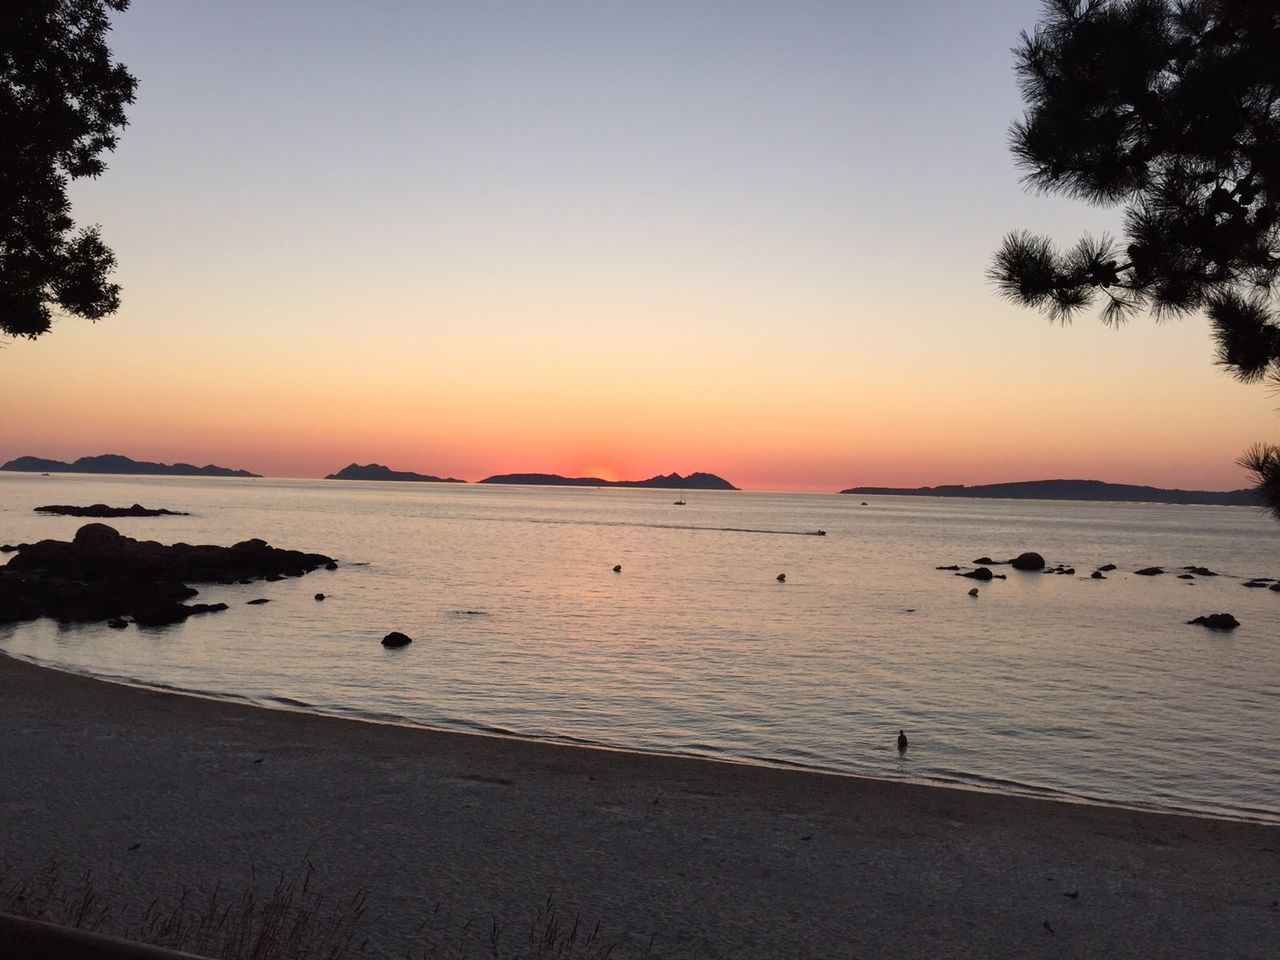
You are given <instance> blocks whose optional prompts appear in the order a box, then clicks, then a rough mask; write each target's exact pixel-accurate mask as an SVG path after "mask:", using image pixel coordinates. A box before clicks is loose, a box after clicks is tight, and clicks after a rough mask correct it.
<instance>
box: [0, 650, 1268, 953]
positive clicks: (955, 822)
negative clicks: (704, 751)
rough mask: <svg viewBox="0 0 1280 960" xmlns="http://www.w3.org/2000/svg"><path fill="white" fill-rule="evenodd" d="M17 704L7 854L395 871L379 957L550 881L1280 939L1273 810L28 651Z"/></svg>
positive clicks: (765, 903)
mask: <svg viewBox="0 0 1280 960" xmlns="http://www.w3.org/2000/svg"><path fill="white" fill-rule="evenodd" d="M0 724H3V729H4V730H5V735H4V737H3V738H0V770H3V771H4V775H3V777H2V778H0V810H3V813H4V817H5V821H6V824H7V828H6V830H5V832H4V837H5V839H4V843H3V848H2V849H0V873H3V875H4V876H5V877H6V878H10V879H12V878H15V877H22V876H25V875H34V874H37V873H39V872H40V871H42V870H44V869H45V868H46V866H47V865H48V864H49V863H50V862H51V861H56V862H57V863H58V864H60V866H59V872H60V874H61V875H62V876H64V877H68V878H70V877H77V876H79V875H81V874H83V873H84V872H85V871H91V872H92V876H93V881H94V889H95V891H96V892H97V893H98V895H99V896H101V897H103V898H105V900H106V901H108V902H110V903H111V904H112V905H113V906H114V907H116V908H117V909H118V910H121V911H123V910H125V909H126V905H137V904H145V903H149V902H151V901H152V900H153V899H154V898H157V897H160V898H176V897H177V896H178V895H179V894H180V892H181V891H182V890H183V889H184V888H185V889H187V890H188V892H189V893H191V894H201V893H203V894H206V895H207V894H208V892H209V891H210V890H212V889H213V887H214V886H215V885H220V886H221V888H222V889H230V890H237V889H240V888H243V887H244V886H246V885H247V884H249V883H250V882H252V880H253V878H254V877H255V876H256V877H257V878H258V879H259V881H261V879H262V878H264V877H272V876H274V875H278V874H279V873H281V872H296V871H297V870H298V869H299V867H300V865H302V864H305V863H309V864H310V867H311V869H312V870H313V871H314V872H313V876H312V880H311V883H312V885H313V886H314V887H316V888H320V889H325V890H327V891H329V892H330V893H331V894H332V896H334V897H343V896H348V895H350V894H351V893H353V892H354V891H355V890H356V889H357V888H359V889H363V890H366V891H367V892H368V900H369V904H370V915H371V916H373V915H376V917H377V918H378V919H377V922H376V923H375V924H373V925H372V928H371V929H370V930H368V931H366V932H367V935H368V937H369V941H368V944H367V953H366V954H365V955H368V956H373V957H403V956H405V955H406V951H407V950H410V949H412V948H413V946H414V943H415V942H417V941H415V936H420V934H416V933H415V931H418V930H419V927H420V926H421V924H422V923H423V921H424V920H426V919H427V918H432V919H431V923H432V924H433V925H435V926H437V927H439V928H442V929H445V928H452V929H454V930H461V929H462V928H463V927H465V925H466V924H467V922H468V920H470V921H472V927H471V928H470V929H472V930H480V929H483V930H484V931H485V933H484V936H483V937H482V938H481V942H484V943H485V944H487V943H488V931H489V930H490V929H491V928H492V927H493V926H494V925H495V924H496V926H497V928H498V929H499V930H500V931H502V935H503V937H504V939H509V940H514V941H517V942H519V941H520V940H521V938H525V937H527V935H528V934H527V931H528V929H529V925H530V922H531V917H533V916H534V913H535V911H536V910H537V909H538V908H539V907H540V906H543V905H544V904H545V903H546V901H547V899H548V897H553V898H554V903H555V905H556V909H557V910H558V911H559V912H560V913H561V914H562V915H563V916H565V917H573V916H575V915H580V916H581V918H582V921H583V923H584V924H588V925H594V924H595V923H596V922H597V921H599V923H600V929H601V933H600V937H601V939H602V941H608V942H610V943H614V944H616V946H615V949H614V951H613V953H612V956H614V957H634V956H645V955H646V951H650V952H649V953H648V955H650V956H655V957H735V958H756V957H759V958H765V957H903V958H906V957H932V956H947V957H951V956H967V957H1190V956H1195V957H1236V958H1240V957H1259V958H1262V957H1272V956H1274V949H1275V944H1276V943H1277V942H1280V908H1278V907H1277V903H1276V901H1277V900H1278V899H1280V829H1278V828H1276V827H1273V826H1268V825H1262V824H1252V823H1243V822H1232V821H1223V820H1211V819H1204V818H1192V817H1184V816H1174V815H1161V814H1153V813H1146V812H1135V811H1129V810H1123V809H1116V808H1109V807H1102V806H1093V805H1083V804H1066V803H1059V802H1051V801H1043V800H1035V799H1028V798H1022V797H1014V796H1001V795H995V794H990V793H983V792H977V791H970V790H958V789H948V788H939V787H930V786H922V785H914V784H906V783H893V782H883V781H878V780H873V779H865V778H855V777H845V776H829V775H822V774H815V773H811V772H801V771H796V772H792V771H787V770H780V769H772V768H765V767H754V766H748V765H743V764H729V763H717V762H710V761H704V760H697V759H685V758H679V757H663V756H652V755H643V754H635V753H625V752H616V751H605V750H597V749H585V748H577V747H570V746H563V745H553V744H543V743H537V742H529V741H520V740H514V739H504V738H495V737H488V736H478V735H468V734H462V733H454V732H436V731H431V730H423V729H416V728H410V727H399V726H390V725H384V724H375V723H367V722H359V721H353V720H347V719H339V718H332V717H325V716H317V715H311V714H305V713H299V712H290V711H284V710H267V709H261V708H258V707H254V706H249V705H243V704H237V703H231V702H224V701H216V700H209V699H201V698H196V697H189V696H181V695H175V694H171V693H166V692H159V691H154V690H146V689H139V688H134V687H127V686H123V685H117V684H111V683H105V682H101V681H98V680H94V679H90V678H86V677H81V676H77V675H72V674H67V673H63V672H58V671H54V670H49V669H46V668H43V667H40V666H36V665H32V664H29V663H25V662H21V661H18V660H14V659H12V658H8V657H0ZM1072 893H1075V894H1077V896H1074V897H1071V896H1068V894H1072ZM106 929H108V930H110V920H109V921H108V923H107V924H106ZM486 948H487V947H486ZM475 952H476V951H473V955H474V953H475Z"/></svg>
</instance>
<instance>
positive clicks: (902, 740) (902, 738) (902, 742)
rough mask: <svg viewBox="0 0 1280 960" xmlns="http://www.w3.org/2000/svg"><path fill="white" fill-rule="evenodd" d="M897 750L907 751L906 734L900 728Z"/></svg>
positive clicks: (900, 751)
mask: <svg viewBox="0 0 1280 960" xmlns="http://www.w3.org/2000/svg"><path fill="white" fill-rule="evenodd" d="M898 752H899V753H906V752H907V735H906V733H905V732H904V731H902V730H899V731H898Z"/></svg>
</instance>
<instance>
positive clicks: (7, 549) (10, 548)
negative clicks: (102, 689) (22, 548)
mask: <svg viewBox="0 0 1280 960" xmlns="http://www.w3.org/2000/svg"><path fill="white" fill-rule="evenodd" d="M17 552H18V548H17V547H15V546H14V545H13V544H12V543H6V544H4V546H0V553H17Z"/></svg>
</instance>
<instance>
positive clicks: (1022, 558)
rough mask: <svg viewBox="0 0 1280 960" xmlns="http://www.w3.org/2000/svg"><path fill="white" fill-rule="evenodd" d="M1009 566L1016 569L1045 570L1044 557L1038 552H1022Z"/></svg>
mask: <svg viewBox="0 0 1280 960" xmlns="http://www.w3.org/2000/svg"><path fill="white" fill-rule="evenodd" d="M1009 566H1011V567H1013V569H1015V570H1043V569H1044V557H1042V556H1040V554H1038V553H1031V552H1028V553H1020V554H1018V555H1017V556H1016V557H1014V558H1013V559H1012V560H1010V561H1009Z"/></svg>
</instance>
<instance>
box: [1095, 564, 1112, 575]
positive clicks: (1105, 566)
mask: <svg viewBox="0 0 1280 960" xmlns="http://www.w3.org/2000/svg"><path fill="white" fill-rule="evenodd" d="M1098 569H1099V570H1100V571H1101V572H1102V573H1110V572H1111V571H1112V570H1115V569H1116V565H1115V564H1114V563H1104V564H1103V565H1102V566H1100V567H1099V568H1098Z"/></svg>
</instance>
